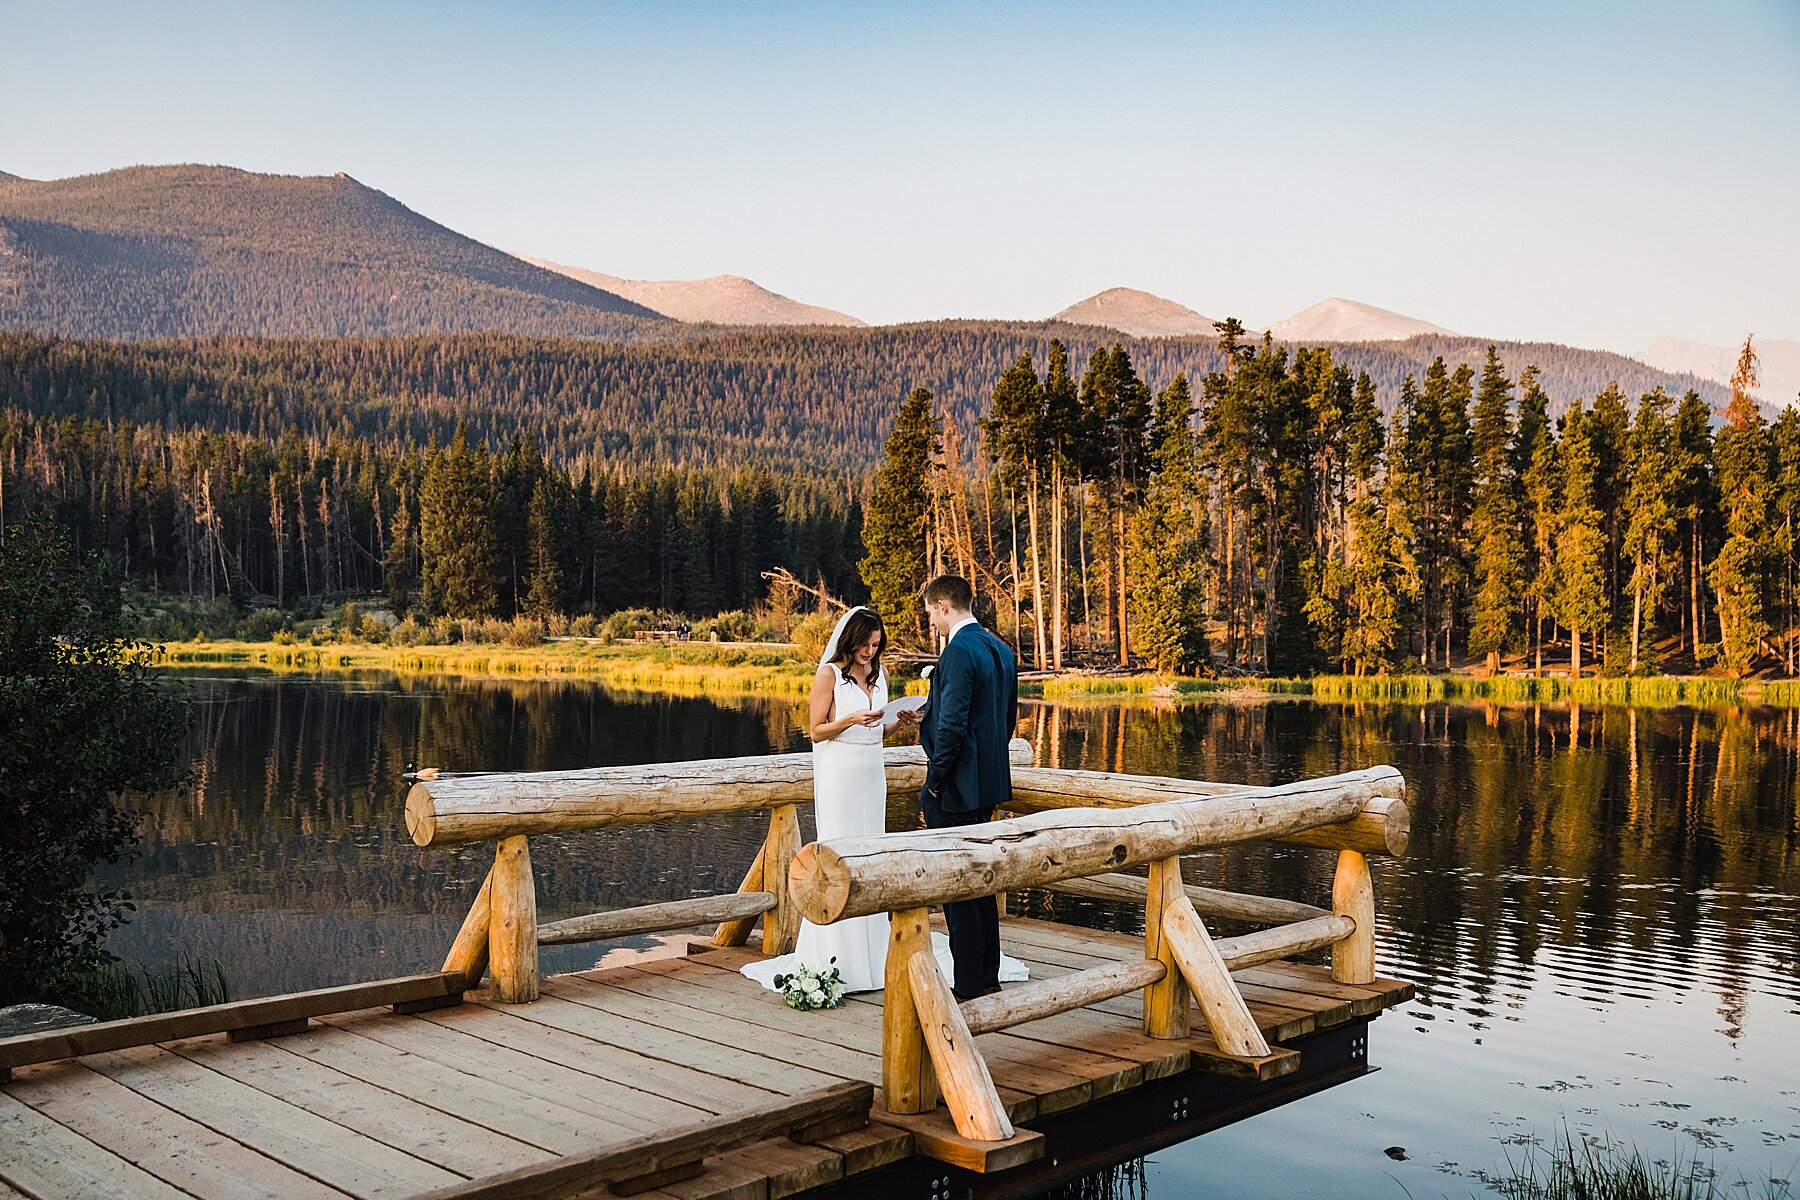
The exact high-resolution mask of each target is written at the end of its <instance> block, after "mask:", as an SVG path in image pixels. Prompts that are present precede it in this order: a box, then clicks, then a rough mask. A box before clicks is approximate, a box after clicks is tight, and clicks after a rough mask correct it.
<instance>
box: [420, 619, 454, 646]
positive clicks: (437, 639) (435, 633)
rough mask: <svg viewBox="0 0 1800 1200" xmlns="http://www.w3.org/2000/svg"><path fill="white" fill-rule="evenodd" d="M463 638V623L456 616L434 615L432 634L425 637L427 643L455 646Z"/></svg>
mask: <svg viewBox="0 0 1800 1200" xmlns="http://www.w3.org/2000/svg"><path fill="white" fill-rule="evenodd" d="M462 640H463V623H462V622H461V621H459V620H457V619H456V618H455V617H434V618H433V619H432V622H431V635H430V636H429V637H427V638H426V639H425V642H426V644H427V645H432V646H454V645H456V644H457V643H459V642H461V641H462Z"/></svg>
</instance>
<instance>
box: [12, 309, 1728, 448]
mask: <svg viewBox="0 0 1800 1200" xmlns="http://www.w3.org/2000/svg"><path fill="white" fill-rule="evenodd" d="M1052 337H1060V338H1061V339H1062V340H1063V341H1064V343H1065V344H1066V345H1067V346H1068V349H1069V354H1070V357H1071V359H1072V360H1073V362H1074V363H1075V364H1076V365H1077V366H1078V367H1079V366H1081V365H1082V364H1085V363H1086V362H1087V360H1088V358H1089V356H1091V355H1092V353H1093V352H1094V351H1095V350H1098V349H1101V348H1103V347H1105V346H1109V345H1111V344H1113V343H1114V342H1115V341H1122V344H1123V345H1124V346H1125V347H1126V349H1127V350H1128V351H1129V353H1130V355H1131V359H1132V361H1133V362H1134V363H1135V364H1136V366H1137V369H1138V371H1139V373H1140V374H1141V375H1142V377H1143V378H1144V379H1145V380H1147V381H1149V382H1150V383H1152V384H1153V385H1154V386H1157V387H1160V386H1162V385H1164V384H1166V383H1167V382H1168V381H1169V380H1171V379H1173V378H1174V376H1175V375H1176V374H1177V373H1179V372H1185V373H1186V374H1187V375H1188V376H1189V377H1190V378H1192V379H1196V380H1197V379H1199V378H1201V377H1204V376H1205V375H1207V374H1208V373H1210V372H1212V371H1215V370H1218V369H1219V367H1220V366H1221V362H1222V360H1221V357H1220V354H1219V350H1218V347H1217V345H1216V344H1215V343H1214V342H1213V341H1211V340H1210V339H1202V338H1170V339H1164V338H1158V339H1150V340H1143V341H1138V340H1132V339H1117V338H1115V337H1113V336H1111V335H1110V334H1108V333H1107V332H1106V331H1104V330H1099V329H1095V328H1092V327H1084V326H1070V325H1049V324H1006V323H999V322H992V323H982V322H936V323H933V324H927V325H906V326H891V327H886V328H876V329H843V330H829V329H803V330H802V329H777V330H743V331H736V332H727V333H712V334H708V335H705V336H697V337H690V338H688V339H687V340H684V341H679V342H669V343H654V344H640V345H617V344H606V343H601V342H597V341H591V340H581V339H533V338H522V337H509V336H501V335H487V336H458V337H418V338H358V339H342V340H332V341H301V340H269V339H254V338H213V339H205V340H194V341H170V342H154V343H109V342H97V341H73V340H66V339H58V338H43V337H38V336H35V335H30V334H17V333H15V334H0V406H5V407H15V408H21V409H24V410H27V411H29V412H32V413H35V414H38V415H42V416H67V415H80V416H91V417H95V418H98V419H101V420H106V421H131V422H135V423H139V424H149V425H158V426H164V427H172V428H202V429H216V430H230V431H234V432H240V433H247V434H251V435H254V436H259V437H268V438H276V437H279V436H281V434H282V433H284V432H285V431H287V430H288V429H295V430H297V431H299V432H301V433H303V434H307V435H309V436H310V435H319V436H323V435H337V436H355V437H361V438H367V439H370V440H373V441H375V442H377V443H378V444H383V445H390V446H394V447H404V446H407V445H409V444H423V443H425V442H427V441H428V440H430V439H432V438H436V439H437V441H438V442H439V443H440V444H441V443H443V442H445V441H447V440H448V439H449V436H450V433H451V431H452V429H453V428H454V427H455V424H456V421H457V419H458V417H459V416H466V418H467V420H468V422H469V427H470V431H471V435H472V436H473V437H475V438H476V439H477V440H479V441H483V442H486V443H487V444H489V445H493V446H499V445H502V444H504V443H506V442H507V441H509V440H510V439H511V437H512V435H513V434H514V433H515V432H516V431H518V430H519V429H521V428H529V429H531V430H532V431H534V433H535V435H536V437H537V438H538V440H539V442H540V444H541V445H542V446H543V448H544V451H545V453H546V454H548V455H549V456H550V457H551V458H552V459H554V460H557V461H560V462H566V463H585V462H605V463H633V464H654V465H658V466H670V465H674V466H693V467H718V466H733V467H735V466H742V465H757V466H769V467H777V468H794V469H800V470H804V471H808V472H813V473H819V474H832V475H841V476H845V477H858V478H860V477H861V476H862V474H863V473H864V472H865V471H866V470H867V469H868V468H869V467H870V466H871V465H872V464H873V463H874V462H875V460H876V458H877V456H878V455H879V453H880V447H881V439H882V437H883V436H884V435H885V433H886V431H887V429H888V427H889V425H890V424H891V422H892V419H893V414H894V410H895V408H896V407H897V406H898V404H899V402H900V399H901V398H902V397H903V396H905V395H906V393H907V392H908V391H909V390H911V389H912V388H913V387H915V386H923V387H926V388H929V389H930V390H931V391H932V392H933V393H935V394H936V396H937V398H938V400H939V403H940V404H941V405H942V406H943V407H944V408H945V409H946V410H947V411H948V412H950V413H951V414H952V415H953V416H954V417H955V418H956V420H957V422H958V424H959V426H960V429H961V431H962V433H963V435H964V438H965V441H966V444H967V445H968V446H973V444H974V439H975V436H976V432H977V431H976V429H975V424H974V422H975V418H976V417H977V416H979V415H981V414H983V413H985V412H986V411H987V409H988V406H989V402H990V400H991V397H992V394H993V389H994V382H995V381H996V380H997V379H999V378H1000V376H1001V374H1002V373H1003V372H1004V371H1005V370H1006V368H1007V367H1008V366H1009V365H1011V364H1012V362H1013V361H1014V360H1016V359H1017V358H1018V356H1019V355H1020V354H1022V353H1031V354H1033V355H1035V356H1037V357H1038V358H1039V359H1040V361H1041V360H1042V358H1043V356H1044V354H1045V353H1046V351H1047V348H1048V345H1049V342H1050V339H1051V338H1052ZM1486 345H1487V343H1484V342H1481V341H1477V340H1473V339H1468V338H1444V337H1426V338H1413V339H1410V340H1408V341H1404V342H1373V343H1351V344H1344V345H1338V346H1334V347H1333V349H1332V354H1333V357H1334V359H1335V360H1336V361H1338V362H1339V363H1341V364H1342V365H1343V366H1345V367H1347V368H1348V369H1349V370H1350V371H1351V372H1352V373H1353V374H1354V373H1360V372H1364V371H1366V372H1368V373H1369V375H1370V377H1371V379H1372V380H1373V381H1374V383H1375V385H1376V388H1377V395H1378V398H1379V401H1380V403H1381V405H1382V407H1383V408H1384V410H1390V411H1391V409H1392V406H1393V405H1394V403H1395V402H1396V400H1397V398H1398V395H1399V390H1400V384H1401V380H1402V379H1403V378H1404V377H1405V376H1406V375H1407V374H1408V373H1411V374H1413V375H1415V376H1417V377H1423V375H1424V372H1425V369H1426V367H1428V366H1429V365H1430V363H1431V361H1432V359H1433V358H1435V357H1437V356H1439V355H1442V356H1443V357H1444V359H1445V361H1446V362H1447V364H1448V365H1449V366H1450V368H1451V369H1454V368H1455V367H1456V366H1458V365H1459V364H1461V363H1465V362H1466V363H1469V364H1471V365H1479V363H1480V362H1481V360H1482V357H1483V355H1484V354H1485V351H1486ZM1499 349H1500V353H1501V355H1502V356H1503V358H1504V359H1505V361H1506V362H1507V363H1508V364H1513V365H1514V369H1515V370H1521V369H1523V368H1524V367H1525V366H1527V365H1533V364H1535V365H1536V366H1537V367H1538V368H1539V371H1540V376H1539V378H1540V383H1541V385H1542V386H1543V388H1544V389H1545V391H1546V393H1547V394H1548V395H1549V397H1550V401H1551V407H1552V410H1553V413H1555V412H1560V411H1561V409H1562V407H1563V406H1565V405H1566V404H1568V403H1569V402H1570V401H1572V400H1575V399H1588V398H1591V397H1592V396H1594V395H1595V394H1597V393H1598V392H1599V391H1601V390H1602V389H1604V388H1605V387H1606V385H1607V384H1608V383H1609V382H1612V381H1617V382H1618V384H1619V386H1620V388H1621V389H1622V390H1623V391H1624V393H1625V394H1626V395H1627V396H1631V397H1635V396H1637V395H1640V394H1642V393H1643V392H1647V391H1649V390H1650V389H1652V388H1654V387H1657V386H1662V387H1664V388H1666V389H1668V390H1669V391H1670V392H1671V393H1672V394H1675V395H1679V394H1681V393H1682V392H1684V391H1686V390H1688V389H1689V388H1694V389H1696V390H1698V391H1699V392H1700V393H1701V395H1702V396H1703V397H1704V398H1706V399H1707V400H1708V401H1709V402H1711V403H1714V404H1720V403H1722V402H1723V397H1724V389H1723V388H1721V387H1720V386H1719V385H1717V384H1714V383H1710V382H1705V381H1702V380H1698V379H1695V378H1693V377H1691V376H1670V375H1666V374H1663V373H1661V372H1658V371H1654V370H1652V369H1651V368H1649V367H1647V366H1645V365H1644V364H1642V363H1639V362H1636V361H1633V360H1631V359H1627V358H1623V357H1621V356H1619V355H1614V354H1605V353H1600V352H1596V351H1586V350H1572V349H1569V348H1568V347H1566V346H1555V345H1545V344H1527V345H1520V344H1516V343H1500V344H1499Z"/></svg>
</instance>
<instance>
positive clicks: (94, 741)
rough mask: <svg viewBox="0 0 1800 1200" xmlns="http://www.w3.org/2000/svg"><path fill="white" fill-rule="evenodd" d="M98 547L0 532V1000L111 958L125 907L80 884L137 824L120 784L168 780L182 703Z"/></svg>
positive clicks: (132, 786) (60, 537) (28, 530)
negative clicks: (90, 549)
mask: <svg viewBox="0 0 1800 1200" xmlns="http://www.w3.org/2000/svg"><path fill="white" fill-rule="evenodd" d="M128 621H129V618H128V617H127V615H126V613H125V611H124V606H123V604H122V602H121V597H120V593H119V587H118V584H117V583H116V582H115V581H114V580H113V577H112V575H111V572H110V571H109V570H108V569H107V567H106V564H105V562H104V560H103V559H102V558H100V557H99V556H97V555H87V556H78V555H76V554H75V552H74V551H73V550H72V549H71V547H70V545H69V541H68V538H67V536H66V535H65V534H63V533H61V532H59V531H57V530H55V529H53V528H51V527H49V526H48V525H40V524H36V523H33V524H28V525H26V526H24V527H23V528H18V529H9V530H8V531H7V539H6V542H5V543H4V544H0V730H4V731H5V736H4V737H0V792H3V793H4V796H5V802H4V804H0V880H4V881H5V886H4V887H0V1006H4V1005H8V1004H13V1003H18V1002H21V1001H27V1000H46V1001H50V1002H57V1000H56V994H57V992H58V991H59V990H60V987H61V985H62V983H63V982H64V981H66V980H68V979H70V978H72V977H75V976H78V975H82V974H85V973H87V972H91V971H95V970H99V969H101V968H102V967H104V966H105V965H106V964H107V963H109V962H111V961H113V957H112V955H111V953H109V952H108V951H107V949H106V935H107V933H108V932H109V931H110V930H112V929H114V928H116V927H117V926H119V925H121V924H123V923H124V922H125V921H126V919H127V914H129V913H130V912H131V911H132V903H131V897H130V896H129V895H128V894H127V893H124V892H121V891H117V890H112V891H103V890H101V889H100V888H97V887H95V886H93V885H92V883H91V880H92V879H93V875H94V868H95V867H97V866H99V865H102V864H105V863H111V862H116V861H117V860H118V859H119V858H120V857H121V856H122V855H124V854H125V853H126V852H127V851H128V850H129V849H130V848H131V847H132V846H133V845H134V844H135V843H136V842H137V838H138V820H139V818H138V814H137V813H136V812H135V811H133V810H132V809H131V808H130V807H129V805H130V803H131V800H132V798H134V797H138V796H142V795H144V794H146V793H149V792H155V791H161V790H163V789H166V788H170V787H174V786H176V785H177V784H178V783H179V782H180V781H181V779H182V777H183V774H182V763H181V742H182V736H183V733H184V732H185V730H186V729H187V726H188V722H189V718H190V710H189V708H188V705H187V701H186V699H185V697H184V695H183V693H182V692H180V691H179V690H177V689H173V688H168V687H165V686H163V685H162V684H161V683H160V681H159V680H158V679H157V678H156V677H155V676H154V675H153V674H152V673H151V672H150V670H149V668H150V666H151V664H152V663H153V662H154V661H155V658H156V653H155V650H154V648H153V647H151V646H149V645H148V644H146V643H143V642H139V641H135V640H133V639H132V638H131V636H130V634H129V625H128Z"/></svg>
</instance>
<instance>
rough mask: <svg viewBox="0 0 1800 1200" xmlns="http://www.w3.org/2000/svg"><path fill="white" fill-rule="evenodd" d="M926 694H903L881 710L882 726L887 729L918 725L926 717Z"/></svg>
mask: <svg viewBox="0 0 1800 1200" xmlns="http://www.w3.org/2000/svg"><path fill="white" fill-rule="evenodd" d="M927 699H928V697H925V696H902V697H900V698H899V699H898V700H893V701H890V702H889V703H888V704H887V706H886V707H884V708H883V709H882V710H881V714H882V723H881V727H882V728H883V729H886V730H891V729H894V728H895V727H897V726H900V725H917V724H918V723H919V722H920V721H921V720H923V719H924V709H925V701H926V700H927Z"/></svg>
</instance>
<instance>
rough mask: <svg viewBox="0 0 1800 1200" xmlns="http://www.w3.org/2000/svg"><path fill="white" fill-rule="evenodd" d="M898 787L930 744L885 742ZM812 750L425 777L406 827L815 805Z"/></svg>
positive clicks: (907, 782)
mask: <svg viewBox="0 0 1800 1200" xmlns="http://www.w3.org/2000/svg"><path fill="white" fill-rule="evenodd" d="M883 754H884V756H885V757H886V760H887V782H888V791H890V792H908V791H911V792H916V791H918V790H919V789H920V788H921V787H923V786H924V784H925V752H924V751H923V750H921V749H920V748H919V747H917V746H896V747H894V748H892V749H890V750H885V751H883ZM1011 754H1012V759H1013V761H1014V762H1015V763H1029V762H1030V761H1031V743H1029V742H1027V741H1026V740H1025V739H1023V738H1015V739H1013V742H1012V746H1011ZM812 798H813V766H812V754H811V753H810V752H802V753H799V754H759V755H754V756H751V757H747V758H714V759H702V760H700V761H697V762H677V763H653V764H649V765H646V766H635V767H590V768H584V769H582V770H579V771H522V772H512V773H504V774H502V773H495V774H491V775H445V776H441V777H439V778H437V779H422V780H420V781H419V782H417V783H415V784H413V786H412V790H411V791H409V792H408V793H407V794H406V830H407V832H408V833H410V834H411V835H412V840H413V841H414V842H415V843H416V844H418V845H420V846H455V845H459V844H461V843H464V842H479V841H486V840H489V839H495V840H497V839H499V838H503V837H510V836H512V835H514V834H521V833H523V834H538V833H566V832H570V831H573V830H580V829H601V828H605V827H607V826H611V825H642V824H647V823H649V822H652V821H663V820H668V819H670V818H675V817H704V816H712V815H714V814H717V813H733V812H754V811H756V810H758V809H764V808H774V807H776V806H778V805H783V804H810V803H811V802H812Z"/></svg>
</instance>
